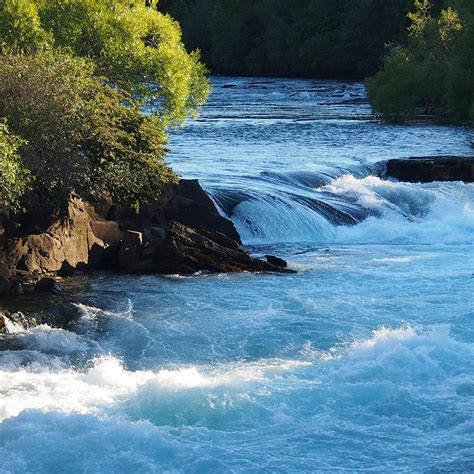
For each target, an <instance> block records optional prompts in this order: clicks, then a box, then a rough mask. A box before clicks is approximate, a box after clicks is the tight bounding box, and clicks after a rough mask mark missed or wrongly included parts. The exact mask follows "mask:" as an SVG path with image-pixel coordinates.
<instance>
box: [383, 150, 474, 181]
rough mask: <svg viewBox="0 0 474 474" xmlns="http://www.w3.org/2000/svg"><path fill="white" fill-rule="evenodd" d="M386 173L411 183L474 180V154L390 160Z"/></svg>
mask: <svg viewBox="0 0 474 474" xmlns="http://www.w3.org/2000/svg"><path fill="white" fill-rule="evenodd" d="M385 174H386V176H387V177H389V178H395V179H398V180H399V181H405V182H409V183H430V182H433V181H464V182H465V183H472V182H474V156H473V157H459V156H438V157H423V158H406V159H396V160H388V161H387V162H386V171H385Z"/></svg>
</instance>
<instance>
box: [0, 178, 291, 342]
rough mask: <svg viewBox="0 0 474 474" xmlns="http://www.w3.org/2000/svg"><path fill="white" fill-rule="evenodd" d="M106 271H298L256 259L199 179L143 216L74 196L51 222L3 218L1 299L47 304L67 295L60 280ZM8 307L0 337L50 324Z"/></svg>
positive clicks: (172, 188)
mask: <svg viewBox="0 0 474 474" xmlns="http://www.w3.org/2000/svg"><path fill="white" fill-rule="evenodd" d="M102 271H106V272H114V273H123V274H146V273H148V274H150V273H153V274H163V275H165V274H193V273H196V272H199V271H204V272H213V273H217V272H219V273H221V272H222V273H227V272H243V271H249V272H277V273H284V272H292V270H289V269H288V268H286V262H285V261H284V260H282V259H279V258H277V257H274V256H267V258H266V260H261V259H256V258H253V257H252V256H250V254H249V253H248V252H247V251H246V250H245V249H244V248H243V247H242V242H241V240H240V236H239V234H238V233H237V231H236V229H235V227H234V225H233V223H232V222H231V221H230V220H228V219H226V218H224V217H222V216H221V215H220V214H219V212H218V210H217V208H216V207H215V205H214V203H213V202H212V200H211V199H210V198H209V196H208V195H207V194H206V192H205V191H204V190H203V189H202V188H201V186H200V185H199V182H198V181H197V180H181V181H180V182H179V184H177V185H169V186H168V187H166V189H165V190H164V191H163V193H162V195H161V196H160V197H159V198H158V199H157V200H156V201H155V202H154V203H153V204H152V205H149V206H146V207H144V208H142V209H141V210H140V212H136V211H134V210H133V209H130V208H122V207H118V206H115V205H107V204H104V203H103V204H101V205H97V206H95V207H93V206H91V205H89V204H87V203H84V202H82V201H80V200H77V199H73V200H71V201H70V203H69V206H68V209H67V214H66V215H65V216H64V217H63V218H62V219H61V220H53V221H52V222H51V221H50V219H49V218H48V217H46V218H44V217H41V216H40V213H39V212H38V213H33V215H31V216H27V219H26V220H25V217H24V216H23V218H22V219H18V221H17V220H15V218H14V217H13V218H12V217H10V216H9V215H8V214H7V213H5V212H3V213H1V214H0V297H1V296H3V298H8V300H9V302H11V300H12V298H13V299H14V297H15V296H19V295H22V294H23V293H24V292H26V293H27V294H26V295H25V297H26V298H30V299H32V298H33V299H36V300H39V301H41V299H43V298H45V297H44V296H43V295H44V294H50V295H54V294H58V293H62V291H63V287H62V285H61V283H60V282H58V281H57V279H55V278H56V277H71V276H73V275H75V274H89V275H93V274H95V273H97V272H102ZM0 301H1V300H0ZM4 303H5V304H3V305H0V306H3V307H7V308H8V311H7V310H2V311H0V334H7V333H11V332H15V331H18V330H22V329H28V328H29V327H31V326H34V325H38V324H42V323H44V322H47V323H48V324H50V323H51V322H52V321H51V318H49V317H46V318H45V317H44V316H42V315H41V314H40V313H38V312H35V311H33V312H31V311H30V312H28V311H27V312H24V311H17V310H14V309H13V310H12V308H11V305H10V304H6V303H7V301H6V300H5V299H4ZM64 304H65V301H61V302H59V303H58V305H59V306H64ZM0 309H1V307H0ZM68 317H69V316H68ZM53 319H54V318H53ZM67 319H68V318H67V317H66V319H65V318H64V317H63V316H61V317H59V318H56V319H55V320H54V321H53V322H52V323H53V324H54V325H62V324H63V323H64V321H65V320H67Z"/></svg>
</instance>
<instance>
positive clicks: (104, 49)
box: [0, 0, 209, 123]
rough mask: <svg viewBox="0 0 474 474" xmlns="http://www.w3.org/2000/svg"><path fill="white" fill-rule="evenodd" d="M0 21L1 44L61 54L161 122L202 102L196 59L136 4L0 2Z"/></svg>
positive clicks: (167, 25)
mask: <svg viewBox="0 0 474 474" xmlns="http://www.w3.org/2000/svg"><path fill="white" fill-rule="evenodd" d="M0 18H1V20H0V32H1V34H2V41H3V42H4V46H7V47H9V48H10V49H12V50H13V51H17V52H18V51H23V52H29V53H31V52H34V51H37V50H38V49H41V48H45V47H54V48H59V49H60V48H68V49H69V50H70V51H71V52H72V53H73V54H74V55H77V56H80V57H83V58H87V59H90V60H92V61H93V63H94V65H95V68H96V70H95V72H96V74H98V75H101V76H105V77H107V78H108V79H109V80H110V81H112V82H114V84H115V85H116V86H119V87H120V88H122V89H123V90H125V91H127V92H129V93H131V94H133V95H134V98H135V99H136V100H139V101H141V103H142V105H143V104H146V105H147V106H148V107H149V108H150V109H151V110H153V111H154V112H156V113H157V114H158V115H159V116H160V117H161V118H162V119H166V120H168V121H172V122H174V123H179V122H181V121H182V120H184V119H185V118H186V117H187V116H188V115H193V114H195V113H196V112H197V110H198V108H199V107H200V106H201V105H202V104H203V103H204V101H205V100H206V98H207V94H208V92H209V84H208V82H207V80H206V78H205V68H204V66H203V65H202V64H201V63H200V62H199V54H198V53H197V52H193V53H187V52H186V50H185V48H184V46H183V44H182V43H181V32H180V29H179V26H178V24H177V23H175V22H174V21H173V20H171V18H169V17H166V16H164V15H162V14H161V13H159V12H158V11H157V10H156V9H154V8H147V7H146V5H145V2H144V1H143V0H2V6H1V11H0Z"/></svg>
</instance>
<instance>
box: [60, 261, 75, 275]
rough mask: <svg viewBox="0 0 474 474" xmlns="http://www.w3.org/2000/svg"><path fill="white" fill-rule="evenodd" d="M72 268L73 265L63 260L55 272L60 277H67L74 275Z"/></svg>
mask: <svg viewBox="0 0 474 474" xmlns="http://www.w3.org/2000/svg"><path fill="white" fill-rule="evenodd" d="M74 270H75V269H74V267H73V266H72V265H71V264H70V263H69V262H68V261H67V260H64V262H63V264H62V265H61V268H60V269H59V271H58V272H57V273H58V275H59V276H61V277H69V276H73V275H74Z"/></svg>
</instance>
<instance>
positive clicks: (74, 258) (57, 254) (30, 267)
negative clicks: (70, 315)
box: [6, 199, 102, 274]
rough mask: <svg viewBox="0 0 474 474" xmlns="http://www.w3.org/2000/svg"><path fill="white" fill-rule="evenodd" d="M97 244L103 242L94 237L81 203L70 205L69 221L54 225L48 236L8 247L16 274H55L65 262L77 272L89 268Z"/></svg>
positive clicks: (21, 240)
mask: <svg viewBox="0 0 474 474" xmlns="http://www.w3.org/2000/svg"><path fill="white" fill-rule="evenodd" d="M94 244H99V245H102V242H101V241H100V240H99V239H98V238H97V237H96V236H95V235H94V233H93V232H92V227H91V219H90V217H89V215H88V214H87V212H86V210H85V205H84V203H83V202H81V201H79V200H77V199H76V200H72V201H71V202H70V204H69V209H68V214H67V217H66V218H65V219H64V220H63V221H62V222H55V223H53V224H52V225H51V226H50V227H49V228H48V229H47V230H46V232H43V233H40V234H34V235H29V236H27V237H23V238H15V239H12V240H10V241H9V242H8V243H7V248H6V253H7V260H8V265H9V267H10V268H11V269H12V270H13V271H18V270H19V271H24V272H27V273H29V274H33V273H38V274H42V273H52V272H57V271H59V270H60V269H61V267H62V266H63V263H64V262H68V264H69V265H70V266H71V267H73V268H75V267H76V266H77V265H78V264H80V263H84V264H87V263H88V261H89V252H90V250H91V248H92V246H93V245H94Z"/></svg>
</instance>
